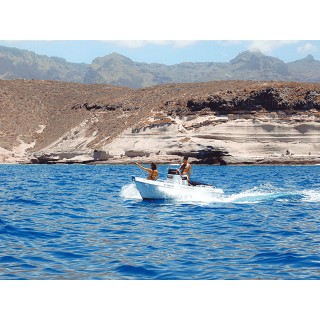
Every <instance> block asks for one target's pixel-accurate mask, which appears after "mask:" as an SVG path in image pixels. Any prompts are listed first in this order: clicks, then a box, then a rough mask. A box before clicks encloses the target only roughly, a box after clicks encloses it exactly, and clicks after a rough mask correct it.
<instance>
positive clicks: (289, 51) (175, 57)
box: [0, 40, 320, 65]
mask: <svg viewBox="0 0 320 320" xmlns="http://www.w3.org/2000/svg"><path fill="white" fill-rule="evenodd" d="M0 45H3V46H7V47H16V48H19V49H25V50H30V51H34V52H35V53H37V54H42V55H47V56H56V57H61V58H64V59H66V60H67V61H69V62H77V63H82V62H84V63H91V62H92V60H93V59H95V58H97V57H102V56H105V55H107V54H110V53H113V52H117V53H120V54H122V55H124V56H126V57H128V58H130V59H132V60H133V61H136V62H146V63H162V64H166V65H172V64H177V63H182V62H228V61H230V60H231V59H233V58H235V57H236V56H237V55H238V54H239V53H240V52H242V51H245V50H259V51H261V52H262V53H264V54H266V55H271V56H275V57H277V58H279V59H281V60H283V61H285V62H290V61H295V60H299V59H302V58H304V57H306V56H307V55H308V54H312V55H313V56H314V58H315V59H317V60H320V41H310V40H300V41H298V40H286V41H282V40H276V41H275V40H273V41H270V40H269V41H268V40H251V41H250V40H246V41H241V40H202V41H201V40H190V41H182V40H180V41H175V40H167V41H164V40H162V41H161V40H158V41H156V40H150V41H145V40H113V41H112V40H109V41H108V40H104V41H101V40H100V41H99V40H62V41H61V40H60V41H54V40H51V41H49V40H46V41H45V40H42V41H39V40H38V41H37V40H33V41H28V40H23V41H18V40H15V41H14V40H7V41H3V40H2V41H0Z"/></svg>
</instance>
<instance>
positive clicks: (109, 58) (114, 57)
mask: <svg viewBox="0 0 320 320" xmlns="http://www.w3.org/2000/svg"><path fill="white" fill-rule="evenodd" d="M116 61H118V62H123V63H130V64H131V63H133V61H132V60H131V59H130V58H128V57H126V56H123V55H122V54H120V53H117V52H112V53H110V54H107V55H106V56H104V57H99V58H96V59H94V60H93V61H92V62H95V63H98V64H105V63H110V62H116Z"/></svg>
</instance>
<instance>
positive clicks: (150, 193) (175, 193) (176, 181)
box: [132, 169, 223, 200]
mask: <svg viewBox="0 0 320 320" xmlns="http://www.w3.org/2000/svg"><path fill="white" fill-rule="evenodd" d="M132 180H133V181H134V182H135V184H136V187H137V189H138V191H139V193H140V195H141V197H142V199H149V200H151V199H159V200H165V199H177V198H180V199H181V198H183V199H192V197H193V196H194V195H201V197H205V198H207V197H210V198H211V197H213V196H216V195H221V194H223V190H222V189H218V188H216V187H214V186H212V185H207V184H203V183H198V182H192V181H191V184H190V183H189V181H188V179H187V176H183V175H180V173H179V172H178V171H177V170H176V169H169V170H168V175H167V179H166V180H147V179H145V178H140V177H134V176H133V177H132Z"/></svg>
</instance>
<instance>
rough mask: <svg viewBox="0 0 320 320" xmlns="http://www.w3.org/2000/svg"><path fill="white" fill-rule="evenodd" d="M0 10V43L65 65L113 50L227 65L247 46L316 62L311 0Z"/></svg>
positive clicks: (100, 0)
mask: <svg viewBox="0 0 320 320" xmlns="http://www.w3.org/2000/svg"><path fill="white" fill-rule="evenodd" d="M1 12H2V15H1V19H0V40H1V41H0V45H4V46H10V47H17V48H20V49H26V50H31V51H34V52H36V53H37V54H44V55H48V56H58V57H62V58H65V59H66V60H67V61H70V62H85V63H91V61H92V60H93V59H94V58H96V57H99V56H105V55H107V54H110V53H112V52H118V53H120V54H123V55H125V56H127V57H129V58H131V59H132V60H134V61H138V62H147V63H152V62H156V63H164V64H169V65H170V64H176V63H181V62H188V61H190V62H210V61H213V62H227V61H229V60H231V59H233V58H234V57H235V56H236V55H237V54H238V53H240V52H241V51H244V50H248V49H249V50H257V49H258V50H260V51H261V52H262V53H264V54H267V55H272V56H275V57H278V58H280V59H282V60H283V61H285V62H289V61H295V60H298V59H302V58H304V57H305V56H307V55H308V54H309V53H311V54H312V55H313V56H314V57H315V59H317V60H320V41H319V32H318V30H319V27H318V20H319V18H318V10H317V8H316V7H315V6H314V0H304V1H303V5H302V3H300V2H290V5H289V4H288V3H287V2H285V1H282V2H281V1H279V0H268V1H267V2H262V1H260V2H259V1H252V0H241V1H238V0H228V1H211V2H209V1H207V0H197V1H196V2H195V1H190V0H184V1H180V0H162V1H156V0H154V1H150V0H135V1H130V0H108V1H105V0H90V1H85V0H77V1H76V2H74V1H71V0H56V1H55V2H54V3H53V2H46V1H43V0H28V1H23V0H12V1H8V2H4V3H3V4H2V5H1ZM145 39H149V40H145ZM270 39H271V40H270ZM30 40H32V41H30ZM57 40H59V41H57ZM176 40H180V41H176Z"/></svg>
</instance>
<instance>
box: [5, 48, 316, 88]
mask: <svg viewBox="0 0 320 320" xmlns="http://www.w3.org/2000/svg"><path fill="white" fill-rule="evenodd" d="M0 79H3V80H9V79H10V80H12V79H34V80H57V81H65V82H77V83H85V84H93V83H95V84H110V85H116V86H125V87H129V88H144V87H149V86H153V85H159V84H165V83H188V82H207V81H213V80H254V81H261V80H266V81H297V82H320V61H319V60H316V59H314V57H313V56H312V55H308V56H307V57H305V58H304V59H301V60H297V61H293V62H288V63H285V62H284V61H282V60H280V59H278V58H276V57H272V56H267V55H264V54H262V53H261V52H252V51H244V52H241V53H240V54H239V55H238V56H236V57H235V58H234V59H232V60H230V61H229V62H183V63H179V64H175V65H165V64H159V63H141V62H135V61H132V60H131V59H129V58H128V57H125V56H123V55H120V54H118V53H112V54H109V55H106V56H104V57H98V58H95V59H94V60H93V61H92V63H91V64H86V63H72V62H68V61H66V60H65V59H63V58H59V57H49V56H45V55H38V54H36V53H34V52H32V51H27V50H21V49H17V48H10V47H4V46H0Z"/></svg>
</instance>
